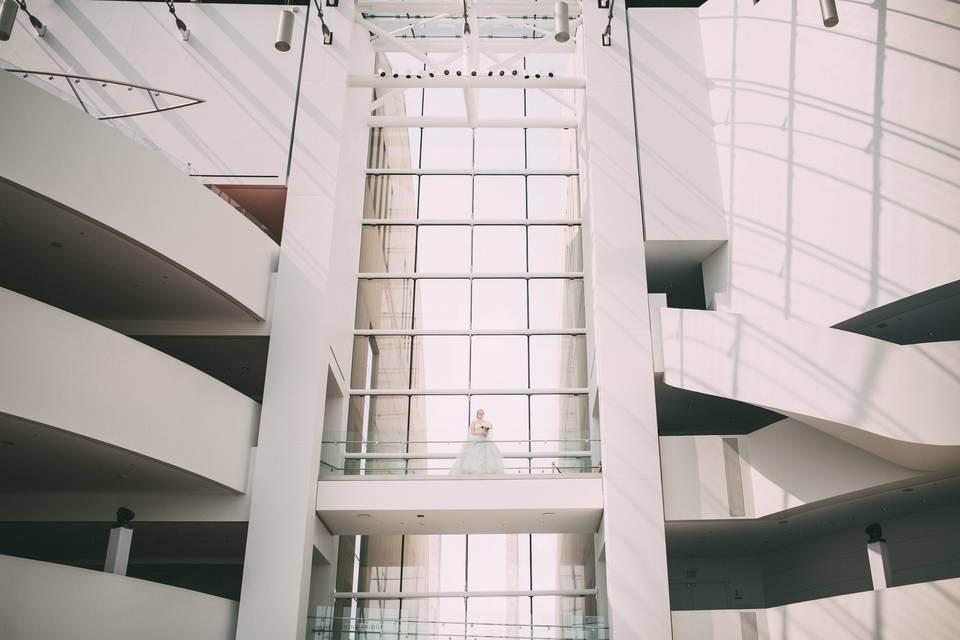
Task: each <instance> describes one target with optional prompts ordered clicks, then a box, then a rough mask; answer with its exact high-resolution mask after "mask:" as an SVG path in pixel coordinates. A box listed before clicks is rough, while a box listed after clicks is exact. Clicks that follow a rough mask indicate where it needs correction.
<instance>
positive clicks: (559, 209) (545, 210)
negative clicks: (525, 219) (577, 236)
mask: <svg viewBox="0 0 960 640" xmlns="http://www.w3.org/2000/svg"><path fill="white" fill-rule="evenodd" d="M564 168H566V167H564ZM578 184H579V183H578V181H577V177H576V176H530V177H529V178H527V201H528V207H529V211H530V213H529V216H530V218H531V219H534V220H536V219H543V218H550V219H557V218H562V219H567V218H579V217H580V193H579V191H578Z"/></svg>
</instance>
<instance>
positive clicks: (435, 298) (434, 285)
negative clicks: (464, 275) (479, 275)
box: [415, 279, 470, 329]
mask: <svg viewBox="0 0 960 640" xmlns="http://www.w3.org/2000/svg"><path fill="white" fill-rule="evenodd" d="M415 322H416V328H417V329H467V328H468V327H469V326H470V281H469V280H429V279H426V280H418V281H417V314H416V318H415Z"/></svg>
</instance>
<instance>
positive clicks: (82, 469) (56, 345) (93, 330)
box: [0, 289, 260, 492]
mask: <svg viewBox="0 0 960 640" xmlns="http://www.w3.org/2000/svg"><path fill="white" fill-rule="evenodd" d="M0 354H3V357H2V358H0V433H2V435H3V436H4V437H3V439H4V440H6V441H8V442H10V443H12V445H13V446H7V447H4V452H3V453H5V454H7V455H5V456H4V458H5V460H4V464H3V465H0V476H2V478H3V484H4V486H5V488H6V489H7V490H9V491H16V490H18V489H22V490H27V489H29V490H37V489H38V488H42V489H45V490H50V491H56V490H61V491H63V490H71V491H77V490H84V489H99V490H110V491H118V490H119V491H128V490H132V491H170V492H176V491H190V492H217V491H222V490H224V489H227V490H229V491H234V492H243V491H245V490H246V486H247V472H248V466H249V461H250V455H251V447H252V446H253V444H254V440H255V437H256V426H257V421H258V419H259V411H260V407H259V405H258V404H257V403H256V402H254V401H253V400H251V399H249V398H247V397H246V396H244V395H243V394H241V393H239V392H237V391H234V390H233V389H231V388H230V387H228V386H226V385H225V384H223V383H221V382H219V381H217V380H215V379H213V378H211V377H210V376H208V375H206V374H204V373H201V372H200V371H198V370H196V369H194V368H193V367H190V366H189V365H186V364H184V363H182V362H180V361H179V360H175V359H173V358H171V357H169V356H167V355H165V354H163V353H161V352H159V351H156V350H154V349H151V348H150V347H147V346H145V345H143V344H141V343H139V342H137V341H135V340H132V339H129V338H127V337H125V336H123V335H121V334H119V333H116V332H114V331H111V330H109V329H106V328H105V327H102V326H100V325H98V324H95V323H93V322H90V321H88V320H84V319H82V318H79V317H77V316H74V315H71V314H69V313H66V312H65V311H61V310H59V309H56V308H54V307H51V306H49V305H46V304H43V303H41V302H37V301H35V300H32V299H30V298H27V297H25V296H21V295H20V294H17V293H14V292H12V291H8V290H6V289H0Z"/></svg>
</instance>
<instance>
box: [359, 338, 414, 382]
mask: <svg viewBox="0 0 960 640" xmlns="http://www.w3.org/2000/svg"><path fill="white" fill-rule="evenodd" d="M410 341H411V338H410V337H409V336H373V337H372V338H369V337H367V336H357V337H356V338H354V341H353V349H354V354H355V355H354V362H363V360H362V359H361V358H359V357H358V356H359V354H358V353H357V352H358V351H361V350H366V349H367V348H368V345H370V346H372V348H373V352H374V356H373V361H372V363H370V364H369V365H368V367H367V368H368V370H370V371H371V372H372V375H371V376H370V384H371V385H372V386H371V387H370V388H372V389H407V388H409V386H410V380H409V372H410ZM361 372H362V370H361V371H354V375H353V376H352V379H351V381H350V382H351V385H354V386H353V388H354V389H362V388H364V384H363V382H364V381H363V380H360V379H359V377H360V376H359V373H361Z"/></svg>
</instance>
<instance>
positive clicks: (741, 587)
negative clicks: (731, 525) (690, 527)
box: [668, 556, 765, 611]
mask: <svg viewBox="0 0 960 640" xmlns="http://www.w3.org/2000/svg"><path fill="white" fill-rule="evenodd" d="M668 563H669V564H668V567H669V572H670V573H669V575H670V583H671V585H685V584H699V583H716V582H721V583H724V584H725V586H726V591H727V598H728V601H727V604H726V607H732V608H735V609H756V608H760V607H763V606H765V599H764V590H763V574H762V571H761V568H760V561H759V559H758V558H757V557H755V556H724V557H671V558H669V559H668ZM671 608H672V609H673V610H674V611H676V610H678V607H676V606H675V603H671Z"/></svg>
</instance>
